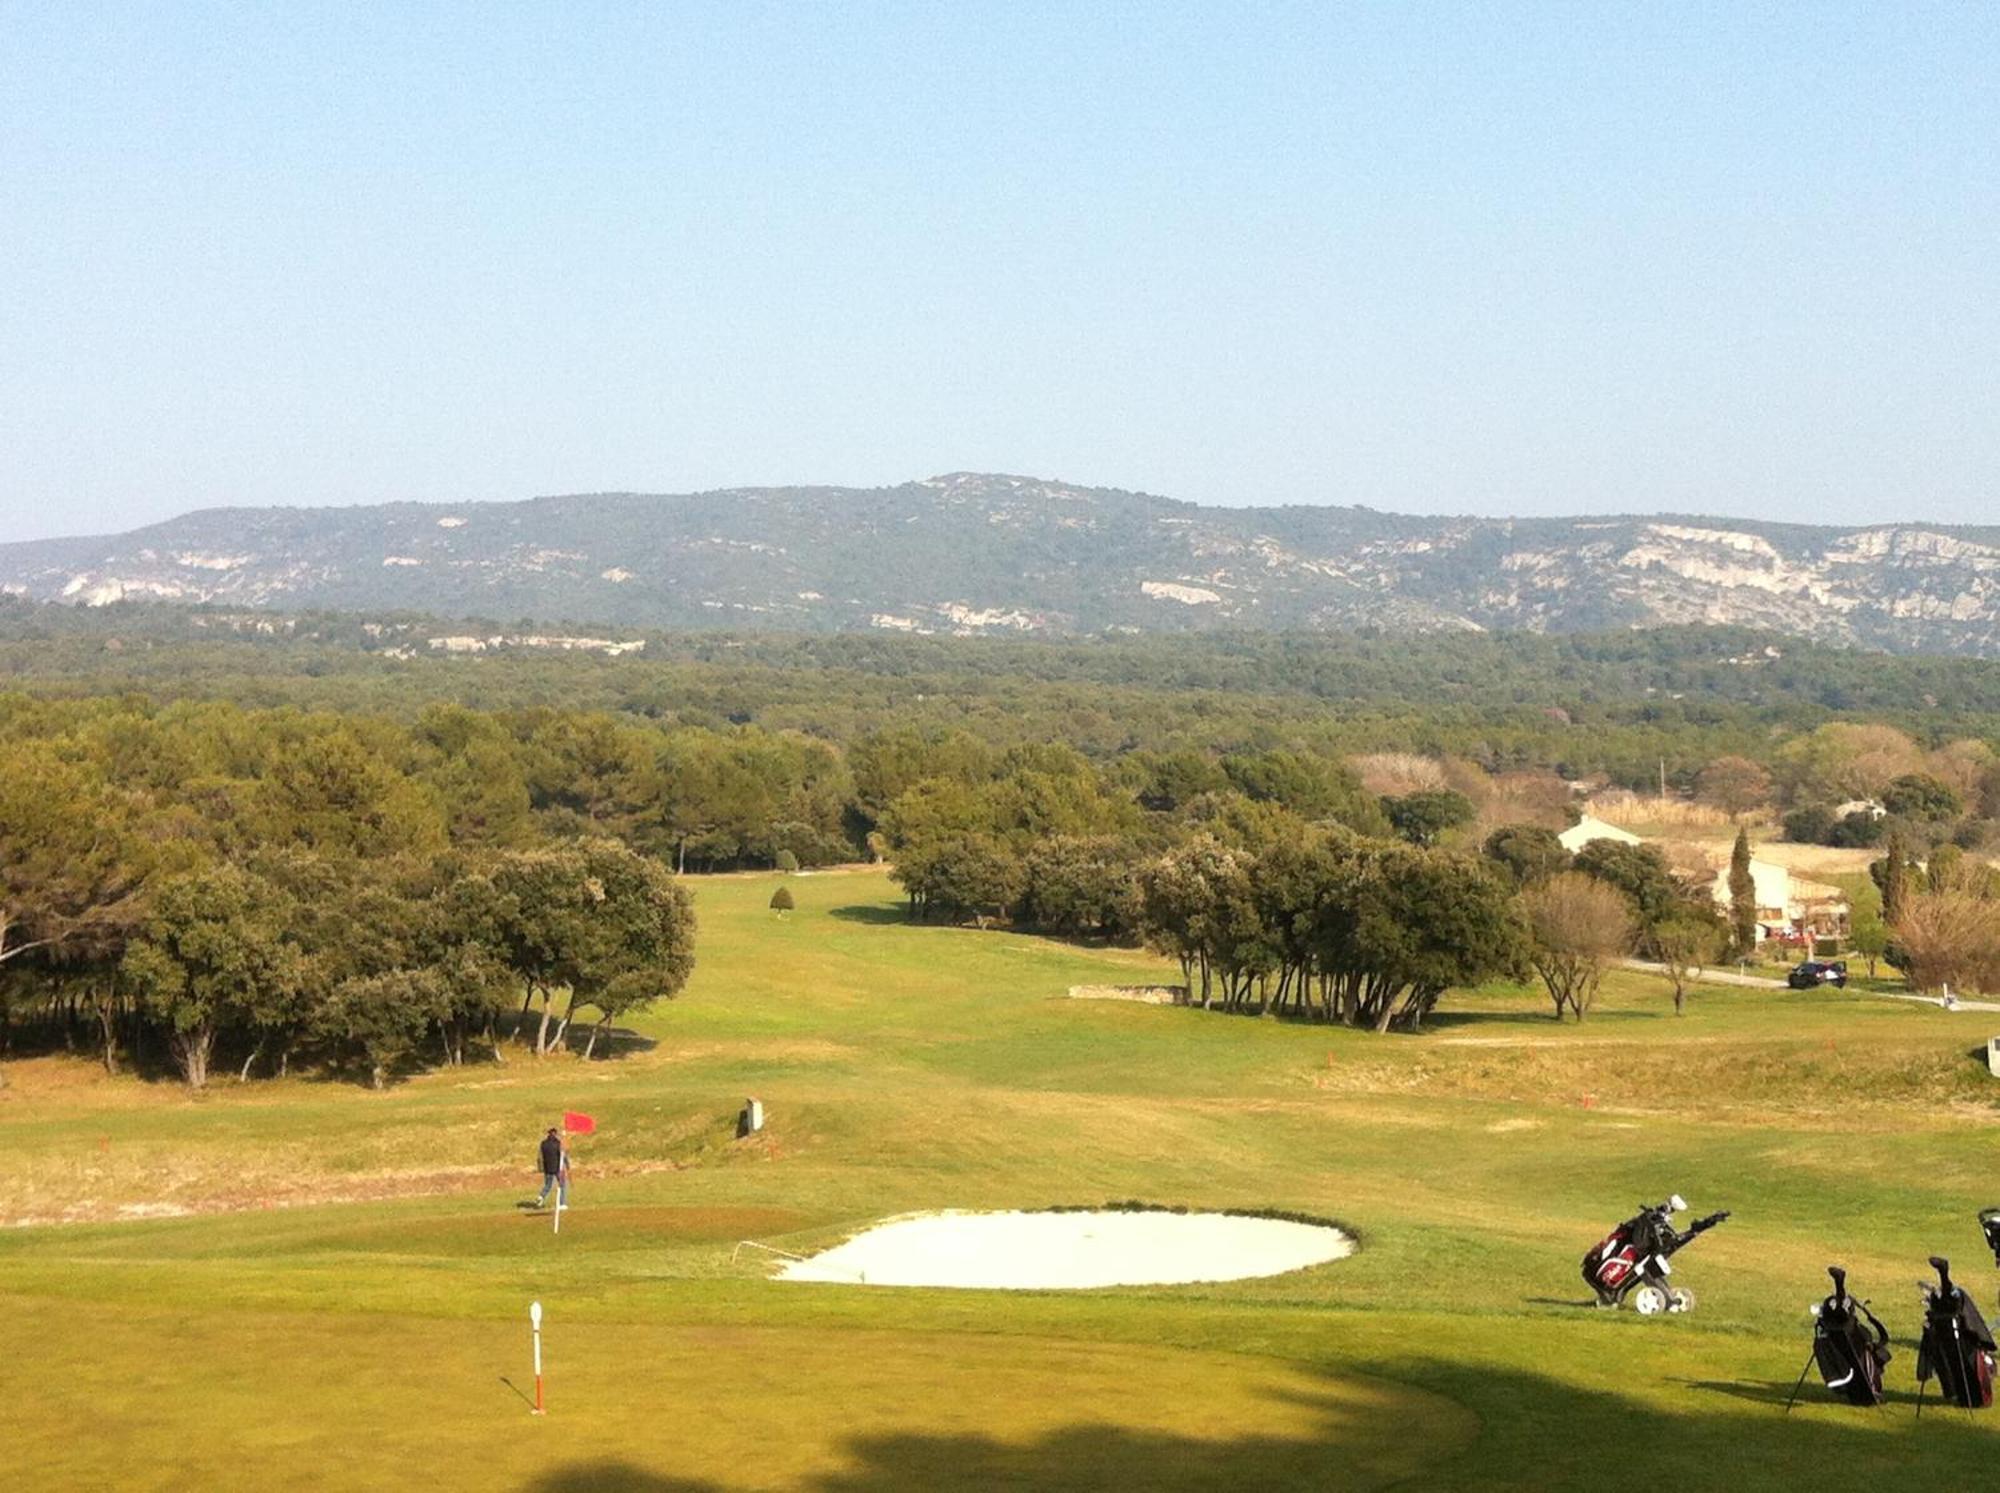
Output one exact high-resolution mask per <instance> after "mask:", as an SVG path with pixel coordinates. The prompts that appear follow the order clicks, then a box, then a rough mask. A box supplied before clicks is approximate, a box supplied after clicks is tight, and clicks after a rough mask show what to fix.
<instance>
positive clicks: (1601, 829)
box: [1556, 814, 1641, 855]
mask: <svg viewBox="0 0 2000 1493" xmlns="http://www.w3.org/2000/svg"><path fill="white" fill-rule="evenodd" d="M1556 838H1557V839H1558V840H1560V841H1562V848H1563V849H1565V850H1567V851H1568V852H1569V853H1570V854H1571V855H1575V854H1576V853H1577V852H1578V851H1579V850H1581V849H1583V847H1584V846H1586V845H1588V844H1589V843H1590V842H1591V841H1592V840H1616V841H1617V842H1618V843H1619V844H1620V845H1637V844H1640V843H1641V841H1640V839H1639V837H1638V836H1637V835H1635V834H1633V833H1632V831H1630V830H1629V829H1620V828H1619V827H1618V826H1617V825H1615V824H1607V823H1606V822H1605V821H1604V820H1602V819H1595V818H1592V817H1591V816H1590V815H1588V814H1585V815H1584V816H1583V817H1582V818H1581V819H1579V820H1577V822H1576V823H1574V824H1572V825H1571V826H1570V827H1569V828H1568V829H1566V830H1564V831H1563V832H1562V833H1561V834H1559V835H1557V836H1556Z"/></svg>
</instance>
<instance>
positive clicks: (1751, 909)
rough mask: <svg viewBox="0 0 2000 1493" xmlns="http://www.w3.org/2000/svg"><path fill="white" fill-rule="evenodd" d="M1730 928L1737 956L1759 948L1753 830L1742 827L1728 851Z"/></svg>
mask: <svg viewBox="0 0 2000 1493" xmlns="http://www.w3.org/2000/svg"><path fill="white" fill-rule="evenodd" d="M1729 931H1730V936H1731V939H1732V940H1733V942H1734V945H1735V947H1734V949H1733V951H1732V952H1734V954H1735V955H1736V957H1737V958H1739V959H1743V958H1747V957H1749V956H1750V955H1751V954H1754V953H1755V952H1756V951H1757V878H1756V877H1755V876H1754V875H1753V874H1752V873H1751V870H1750V832H1749V831H1748V830H1741V829H1739V830H1738V831H1737V832H1736V844H1735V845H1734V846H1733V847H1732V848H1731V849H1730V852H1729Z"/></svg>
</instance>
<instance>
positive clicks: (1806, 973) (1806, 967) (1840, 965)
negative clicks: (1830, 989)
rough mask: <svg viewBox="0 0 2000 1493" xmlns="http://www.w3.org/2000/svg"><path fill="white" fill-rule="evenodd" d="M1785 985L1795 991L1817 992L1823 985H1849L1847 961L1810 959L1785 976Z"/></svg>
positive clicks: (1793, 968)
mask: <svg viewBox="0 0 2000 1493" xmlns="http://www.w3.org/2000/svg"><path fill="white" fill-rule="evenodd" d="M1785 983H1786V984H1787V985H1789V986H1791V987H1792V989H1794V990H1817V989H1818V988H1819V987H1820V986H1822V985H1838V986H1841V987H1843V988H1845V987H1846V985H1847V961H1846V960H1845V959H1808V960H1807V961H1806V962H1805V963H1804V964H1799V965H1794V966H1793V967H1792V972H1791V973H1790V974H1788V975H1786V976H1785Z"/></svg>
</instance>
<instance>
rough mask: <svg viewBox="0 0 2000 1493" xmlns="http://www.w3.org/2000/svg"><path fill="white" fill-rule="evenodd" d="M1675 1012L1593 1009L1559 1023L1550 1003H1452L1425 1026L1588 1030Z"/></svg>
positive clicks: (1440, 1028)
mask: <svg viewBox="0 0 2000 1493" xmlns="http://www.w3.org/2000/svg"><path fill="white" fill-rule="evenodd" d="M1447 999H1449V997H1447ZM1673 1014H1674V1012H1673V1007H1672V1006H1671V1005H1670V1006H1668V1007H1667V1008H1666V1009H1665V1010H1664V1011H1652V1010H1637V1011H1635V1010H1627V1009H1624V1008H1622V1007H1612V1008H1609V1009H1602V1010H1595V1011H1592V1012H1591V1013H1590V1015H1589V1016H1587V1017H1585V1018H1584V1019H1583V1020H1582V1021H1568V1020H1564V1021H1561V1022H1558V1021H1557V1020H1556V1019H1555V1017H1554V1016H1552V1015H1550V1014H1549V1008H1548V1005H1547V1004H1546V1003H1544V1004H1543V1006H1542V1008H1541V1009H1540V1010H1538V1011H1535V1010H1528V1009H1526V1008H1525V1007H1517V1008H1512V1009H1508V1010H1504V1011H1465V1010H1453V1009H1451V1008H1450V1007H1449V1006H1446V1007H1443V1008H1441V1009H1439V1010H1436V1011H1433V1012H1431V1014H1430V1015H1429V1016H1426V1017H1425V1018H1424V1027H1423V1029H1424V1031H1425V1032H1432V1033H1437V1032H1448V1031H1451V1030H1452V1029H1453V1028H1455V1027H1469V1026H1495V1025H1502V1024H1504V1025H1507V1026H1517V1027H1520V1028H1522V1029H1523V1030H1526V1031H1532V1030H1533V1029H1534V1028H1535V1027H1536V1026H1537V1025H1540V1026H1543V1027H1546V1028H1548V1030H1550V1031H1556V1030H1558V1029H1560V1030H1562V1031H1566V1032H1587V1031H1589V1030H1590V1029H1591V1028H1592V1027H1596V1026H1619V1025H1622V1024H1624V1023H1626V1022H1629V1021H1659V1020H1661V1019H1663V1018H1671V1017H1672V1016H1673ZM1419 1035H1421V1033H1419Z"/></svg>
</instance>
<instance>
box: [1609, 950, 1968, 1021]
mask: <svg viewBox="0 0 2000 1493" xmlns="http://www.w3.org/2000/svg"><path fill="white" fill-rule="evenodd" d="M1619 962H1620V963H1622V964H1623V965H1624V966H1625V968H1627V969H1636V970H1639V971H1641V972H1642V973H1645V974H1649V975H1659V976H1660V977H1661V978H1663V979H1664V978H1665V977H1666V973H1667V970H1666V966H1665V965H1661V964H1652V963H1649V962H1648V961H1646V960H1644V959H1624V960H1620V961H1619ZM1697 983H1699V984H1702V985H1740V986H1742V987H1744V988H1745V989H1748V990H1789V989H1790V988H1791V987H1790V986H1789V985H1787V984H1786V983H1785V982H1784V981H1783V980H1774V979H1771V978H1770V977H1769V976H1767V975H1740V974H1738V973H1737V972H1736V971H1735V970H1733V969H1705V970H1703V971H1702V972H1701V979H1700V980H1699V981H1698V982H1697ZM1855 993H1856V994H1857V995H1873V996H1879V997H1880V998H1881V999H1883V1000H1891V1001H1915V1002H1916V1003H1917V1004H1918V1005H1921V1006H1942V1005H1943V1004H1944V1002H1943V1001H1942V1000H1941V999H1939V998H1938V997H1937V996H1935V995H1906V994H1903V993H1900V992H1898V991H1894V990H1860V991H1856V992H1855ZM1952 1009H1953V1010H1957V1011H2000V1003H1996V1002H1994V1001H1965V1000H1962V1001H1960V1002H1959V1003H1958V1004H1957V1005H1956V1006H1954V1007H1953V1008H1952Z"/></svg>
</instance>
